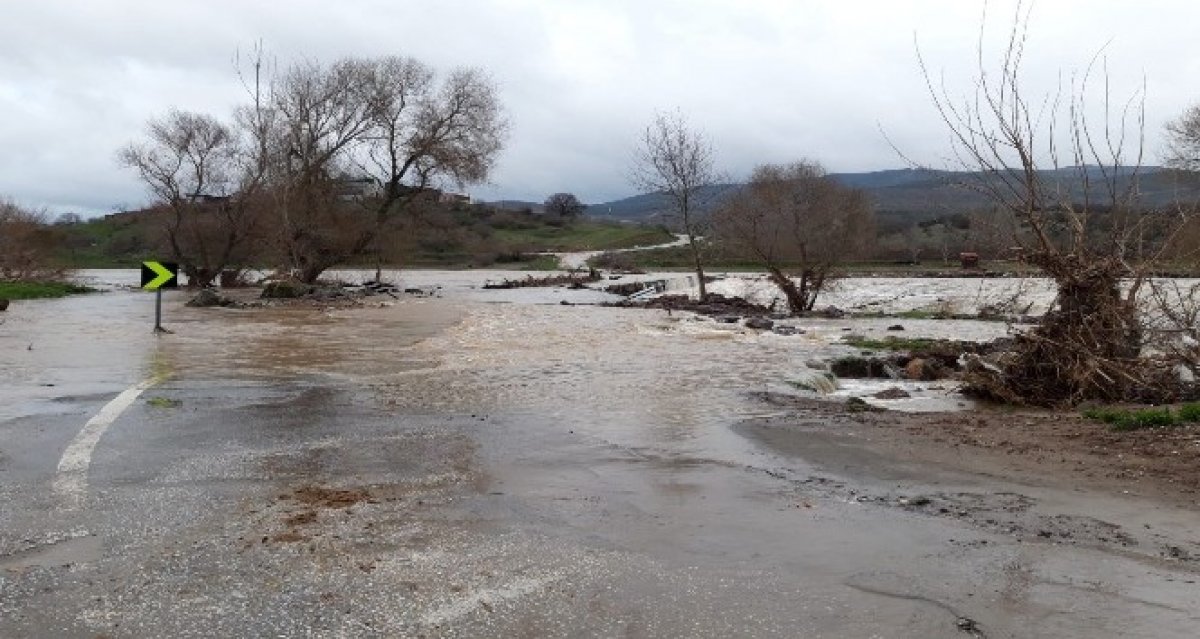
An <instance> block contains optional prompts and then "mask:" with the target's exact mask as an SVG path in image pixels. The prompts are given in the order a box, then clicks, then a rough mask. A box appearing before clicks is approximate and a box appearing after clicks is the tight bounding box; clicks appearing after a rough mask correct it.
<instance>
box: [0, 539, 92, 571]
mask: <svg viewBox="0 0 1200 639" xmlns="http://www.w3.org/2000/svg"><path fill="white" fill-rule="evenodd" d="M102 552H103V543H102V540H101V539H100V538H99V537H96V536H94V535H89V534H86V533H79V534H69V535H64V536H62V537H61V538H60V539H57V540H51V541H49V542H47V543H44V544H41V545H38V546H35V547H33V548H30V549H28V550H23V551H19V552H15V553H13V554H11V555H7V556H3V557H0V570H10V571H22V570H27V569H29V568H58V567H61V566H71V565H74V564H81V563H89V562H93V561H96V560H97V559H99V558H100V556H101V554H102Z"/></svg>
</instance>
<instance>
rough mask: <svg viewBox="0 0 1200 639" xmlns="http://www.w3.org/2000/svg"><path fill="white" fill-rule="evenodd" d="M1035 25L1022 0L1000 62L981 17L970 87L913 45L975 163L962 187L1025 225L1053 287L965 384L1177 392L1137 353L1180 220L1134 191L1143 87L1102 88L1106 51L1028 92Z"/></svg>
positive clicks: (1068, 392)
mask: <svg viewBox="0 0 1200 639" xmlns="http://www.w3.org/2000/svg"><path fill="white" fill-rule="evenodd" d="M983 22H984V24H985V25H986V23H987V18H986V15H985V17H984V21H983ZM1028 25H1029V13H1028V11H1027V8H1026V7H1023V6H1020V5H1018V8H1017V13H1016V15H1015V17H1014V19H1013V23H1012V28H1011V29H1010V32H1009V37H1008V38H1007V40H1006V43H1005V47H1004V49H1003V52H1002V54H1001V56H1000V61H999V68H998V70H997V71H992V70H991V69H989V65H988V63H987V62H986V60H985V58H986V56H985V54H984V49H985V46H984V35H983V32H984V30H983V29H982V28H981V31H980V39H979V45H978V70H977V74H978V75H977V76H976V78H975V80H974V83H973V89H974V90H973V91H972V92H970V93H969V94H968V95H967V96H966V97H964V98H956V97H955V96H954V95H952V94H951V92H950V91H949V90H948V89H947V88H946V87H945V85H944V84H941V83H937V82H935V81H934V77H933V74H932V73H931V72H930V70H929V68H928V66H927V64H926V63H925V61H924V59H923V58H920V51H919V49H918V57H919V59H920V65H921V69H922V70H923V72H924V75H925V79H926V82H927V86H928V89H929V93H930V95H931V97H932V98H933V102H934V104H935V106H936V107H937V110H938V113H939V114H940V115H941V118H942V120H943V122H944V123H945V125H946V127H947V129H948V130H949V132H950V134H951V138H952V140H953V142H954V152H955V157H956V158H957V160H958V161H959V163H960V166H959V167H957V168H962V169H967V170H968V171H970V172H971V173H970V175H971V176H972V181H970V182H969V183H967V184H966V185H965V186H967V187H968V188H973V189H976V190H978V191H980V192H982V193H984V194H985V195H987V196H988V197H989V198H990V199H991V200H992V201H993V202H994V203H996V204H997V205H998V206H1000V207H1001V208H1003V209H1006V210H1007V211H1008V212H1010V213H1011V214H1012V216H1013V217H1014V218H1015V219H1016V220H1017V221H1018V223H1019V224H1020V226H1021V231H1020V232H1019V233H1017V234H1016V235H1015V236H1014V237H1013V238H1012V240H1013V242H1014V244H1016V245H1018V246H1021V247H1022V249H1023V251H1022V253H1023V258H1024V259H1025V260H1026V261H1027V262H1029V263H1030V264H1032V265H1033V266H1035V267H1037V268H1038V269H1040V270H1041V272H1042V273H1044V274H1045V275H1046V276H1047V277H1049V278H1051V279H1052V280H1053V281H1054V283H1055V285H1056V286H1057V290H1058V297H1057V304H1056V308H1055V310H1054V311H1053V312H1051V313H1050V314H1048V315H1047V316H1046V318H1045V319H1044V320H1043V322H1042V323H1041V324H1040V325H1039V326H1038V327H1037V328H1036V329H1035V330H1032V331H1029V332H1027V333H1024V334H1022V335H1020V336H1018V339H1017V346H1016V350H1015V351H1014V353H1013V354H1012V356H1011V357H1009V358H1008V359H1007V360H1005V361H1004V363H1003V366H1001V367H1000V368H999V369H993V368H987V367H979V368H977V369H976V370H975V371H974V374H973V376H972V377H971V378H970V379H969V383H968V388H970V389H972V390H975V391H977V392H980V393H981V394H984V395H989V396H992V397H997V398H999V399H1003V400H1006V401H1012V402H1019V403H1035V404H1063V403H1067V404H1069V403H1075V402H1078V401H1082V400H1085V399H1099V400H1129V399H1138V398H1155V399H1166V398H1169V397H1170V396H1172V393H1175V392H1177V391H1178V385H1176V384H1172V382H1171V380H1172V370H1171V364H1170V363H1169V362H1164V361H1158V360H1155V361H1150V360H1147V359H1146V358H1143V357H1142V355H1141V354H1142V347H1143V345H1144V344H1145V339H1144V338H1145V335H1144V331H1143V324H1142V322H1141V319H1142V318H1141V316H1140V315H1139V309H1138V295H1139V293H1140V292H1141V291H1142V288H1143V285H1144V284H1145V282H1146V281H1147V278H1148V276H1149V275H1150V274H1151V273H1152V271H1153V268H1154V265H1155V263H1156V259H1155V258H1156V257H1157V255H1158V254H1159V251H1160V250H1161V249H1162V247H1163V246H1165V245H1166V244H1168V243H1169V239H1170V237H1171V235H1172V233H1173V232H1174V231H1175V230H1176V229H1177V228H1179V226H1180V222H1181V221H1182V220H1181V219H1180V218H1179V217H1178V216H1175V215H1173V214H1162V213H1154V212H1149V211H1146V210H1144V209H1143V208H1142V207H1141V206H1140V203H1139V194H1140V192H1139V188H1138V185H1139V181H1140V177H1141V164H1142V154H1143V141H1144V122H1145V120H1144V115H1143V111H1144V103H1143V95H1144V93H1143V91H1142V90H1140V89H1139V90H1138V91H1136V92H1135V93H1134V94H1133V96H1132V97H1131V98H1129V99H1128V100H1125V101H1121V102H1117V103H1114V102H1113V100H1112V96H1111V92H1110V91H1109V89H1108V82H1107V77H1106V75H1105V77H1104V78H1103V79H1104V82H1103V90H1102V91H1101V92H1099V93H1098V94H1097V93H1096V92H1094V87H1093V85H1094V84H1095V83H1096V82H1095V80H1094V77H1095V76H1097V75H1101V74H1103V64H1102V63H1103V58H1102V57H1099V56H1098V57H1097V58H1096V59H1095V60H1093V62H1092V64H1091V65H1090V66H1089V67H1088V68H1087V69H1086V71H1084V72H1083V73H1082V74H1081V75H1079V76H1076V77H1075V78H1073V79H1072V81H1071V82H1070V86H1069V88H1067V89H1064V90H1063V91H1062V92H1060V94H1057V95H1051V96H1048V97H1046V98H1041V99H1036V98H1033V97H1031V96H1030V95H1029V94H1028V93H1027V91H1026V90H1025V87H1024V86H1023V84H1022V68H1023V63H1024V60H1025V45H1026V40H1027V34H1028ZM1100 109H1102V116H1101V117H1100V118H1099V119H1097V118H1096V116H1095V115H1094V114H1095V112H1096V111H1098V110H1100ZM1151 230H1152V231H1153V232H1148V231H1151ZM1146 237H1154V238H1157V239H1156V241H1155V242H1150V243H1147V242H1143V241H1142V240H1143V239H1144V238H1146Z"/></svg>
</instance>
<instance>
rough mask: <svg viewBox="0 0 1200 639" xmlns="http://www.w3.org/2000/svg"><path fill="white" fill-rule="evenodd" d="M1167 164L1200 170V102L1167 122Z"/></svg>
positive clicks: (1186, 169)
mask: <svg viewBox="0 0 1200 639" xmlns="http://www.w3.org/2000/svg"><path fill="white" fill-rule="evenodd" d="M1166 162H1167V166H1170V167H1172V168H1175V169H1180V170H1183V171H1200V104H1197V105H1193V106H1192V107H1190V108H1188V110H1186V111H1184V113H1183V115H1181V116H1179V118H1178V119H1176V120H1172V121H1171V122H1168V123H1167V153H1166Z"/></svg>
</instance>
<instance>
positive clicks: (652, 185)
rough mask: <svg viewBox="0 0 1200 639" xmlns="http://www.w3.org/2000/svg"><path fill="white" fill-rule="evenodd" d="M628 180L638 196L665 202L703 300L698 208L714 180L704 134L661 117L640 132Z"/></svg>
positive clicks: (673, 115)
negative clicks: (687, 251) (662, 198)
mask: <svg viewBox="0 0 1200 639" xmlns="http://www.w3.org/2000/svg"><path fill="white" fill-rule="evenodd" d="M633 180H634V183H635V184H636V185H637V187H638V188H640V189H641V190H642V191H644V192H646V193H662V194H665V195H666V196H667V197H668V198H669V199H670V201H671V205H672V217H674V219H675V221H676V222H677V223H678V224H679V225H680V227H681V228H682V230H683V232H684V234H686V235H687V242H688V248H689V249H690V251H691V254H692V263H693V265H694V267H695V271H696V280H697V282H698V285H699V287H700V299H701V300H703V299H704V298H705V297H707V296H708V289H707V287H706V282H705V281H704V264H703V260H702V257H701V246H700V233H701V229H702V228H703V223H704V219H703V215H702V213H701V212H700V210H699V207H700V205H701V204H702V202H701V201H700V200H701V198H702V197H703V194H704V192H705V189H706V188H707V187H711V186H713V185H714V184H715V183H716V181H717V174H716V171H715V169H714V168H713V149H712V145H711V144H710V143H709V141H708V139H707V138H706V137H705V136H704V134H703V133H701V132H700V131H699V130H696V129H694V128H692V127H691V125H690V124H689V123H688V121H687V119H686V118H685V117H684V115H683V113H682V112H680V111H673V112H660V113H658V114H656V115H655V117H654V120H653V121H651V123H650V125H649V126H647V127H646V129H645V131H644V132H643V133H642V138H641V140H640V144H639V146H638V148H637V151H636V154H635V160H634V167H633Z"/></svg>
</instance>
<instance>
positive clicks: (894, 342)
mask: <svg viewBox="0 0 1200 639" xmlns="http://www.w3.org/2000/svg"><path fill="white" fill-rule="evenodd" d="M842 341H843V342H844V343H846V344H849V345H850V346H853V347H855V348H861V349H863V350H868V351H920V350H927V349H929V348H930V347H932V346H934V345H935V344H938V343H940V342H942V341H943V340H937V339H931V338H928V337H885V338H883V339H872V338H870V337H863V336H862V335H847V336H845V337H843V338H842Z"/></svg>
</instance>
